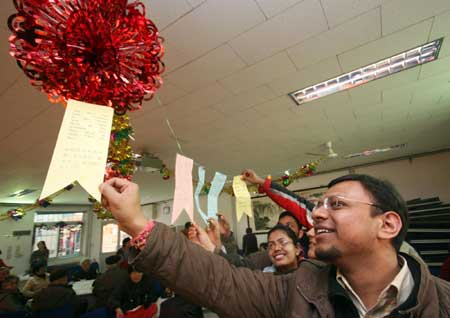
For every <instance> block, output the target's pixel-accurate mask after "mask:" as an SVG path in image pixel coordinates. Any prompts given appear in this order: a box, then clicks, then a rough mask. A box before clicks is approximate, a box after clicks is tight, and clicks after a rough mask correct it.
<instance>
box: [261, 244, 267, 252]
mask: <svg viewBox="0 0 450 318" xmlns="http://www.w3.org/2000/svg"><path fill="white" fill-rule="evenodd" d="M259 251H260V252H266V251H267V242H263V243H261V244H259Z"/></svg>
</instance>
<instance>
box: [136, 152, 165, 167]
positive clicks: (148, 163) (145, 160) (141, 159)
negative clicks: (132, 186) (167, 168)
mask: <svg viewBox="0 0 450 318" xmlns="http://www.w3.org/2000/svg"><path fill="white" fill-rule="evenodd" d="M133 161H134V164H135V165H136V169H137V170H139V171H144V172H155V171H160V170H161V169H162V168H163V167H164V163H163V161H162V160H161V159H159V158H158V157H157V156H156V155H154V154H152V153H149V152H146V151H144V152H142V153H135V154H133Z"/></svg>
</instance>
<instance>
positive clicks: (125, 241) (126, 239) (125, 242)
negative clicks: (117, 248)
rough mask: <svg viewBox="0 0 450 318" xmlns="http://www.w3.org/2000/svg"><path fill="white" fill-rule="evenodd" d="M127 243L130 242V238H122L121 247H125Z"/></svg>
mask: <svg viewBox="0 0 450 318" xmlns="http://www.w3.org/2000/svg"><path fill="white" fill-rule="evenodd" d="M129 241H131V238H129V237H126V238H124V239H123V240H122V246H125V245H127V243H128V242H129Z"/></svg>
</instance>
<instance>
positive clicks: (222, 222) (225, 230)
mask: <svg viewBox="0 0 450 318" xmlns="http://www.w3.org/2000/svg"><path fill="white" fill-rule="evenodd" d="M217 219H218V220H219V231H220V234H221V235H223V236H225V237H228V236H229V235H230V233H231V227H230V223H228V221H227V219H226V218H225V217H224V216H223V214H220V213H219V214H217Z"/></svg>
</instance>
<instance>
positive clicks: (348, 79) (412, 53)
mask: <svg viewBox="0 0 450 318" xmlns="http://www.w3.org/2000/svg"><path fill="white" fill-rule="evenodd" d="M443 39H444V38H440V39H437V40H435V41H432V42H429V43H426V44H424V45H421V46H418V47H416V48H413V49H411V50H408V51H405V52H402V53H400V54H397V55H394V56H391V57H389V58H387V59H384V60H382V61H379V62H376V63H373V64H370V65H367V66H364V67H361V68H359V69H356V70H353V71H351V72H348V73H346V74H343V75H340V76H338V77H335V78H331V79H329V80H327V81H325V82H322V83H319V84H315V85H312V86H309V87H306V88H303V89H301V90H298V91H295V92H292V93H289V95H290V96H291V97H292V98H293V99H294V101H295V102H296V103H297V104H298V105H301V104H304V103H307V102H310V101H312V100H315V99H318V98H321V97H324V96H327V95H331V94H334V93H337V92H342V91H345V90H347V89H350V88H353V87H357V86H360V85H363V84H365V83H368V82H370V81H374V80H377V79H380V78H383V77H386V76H389V75H392V74H395V73H398V72H401V71H404V70H407V69H410V68H413V67H415V66H418V65H421V64H425V63H428V62H432V61H434V60H436V59H437V58H438V55H439V50H440V48H441V45H442V41H443Z"/></svg>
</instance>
